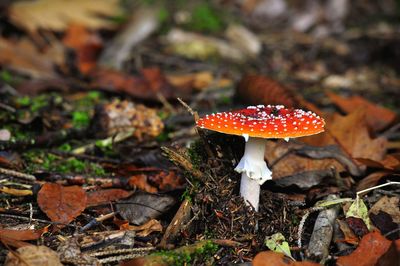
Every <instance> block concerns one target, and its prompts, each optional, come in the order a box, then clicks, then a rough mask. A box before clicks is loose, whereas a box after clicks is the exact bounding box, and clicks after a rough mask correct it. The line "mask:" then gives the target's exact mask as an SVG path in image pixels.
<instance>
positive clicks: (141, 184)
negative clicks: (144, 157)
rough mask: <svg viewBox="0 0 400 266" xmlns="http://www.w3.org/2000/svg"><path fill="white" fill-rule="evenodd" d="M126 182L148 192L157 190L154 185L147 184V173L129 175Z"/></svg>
mask: <svg viewBox="0 0 400 266" xmlns="http://www.w3.org/2000/svg"><path fill="white" fill-rule="evenodd" d="M128 183H129V186H130V187H137V188H138V189H140V190H143V191H146V192H149V193H156V192H157V191H158V189H157V188H156V187H155V186H153V185H151V184H149V182H148V180H147V175H145V174H139V175H134V176H131V177H130V178H129V181H128Z"/></svg>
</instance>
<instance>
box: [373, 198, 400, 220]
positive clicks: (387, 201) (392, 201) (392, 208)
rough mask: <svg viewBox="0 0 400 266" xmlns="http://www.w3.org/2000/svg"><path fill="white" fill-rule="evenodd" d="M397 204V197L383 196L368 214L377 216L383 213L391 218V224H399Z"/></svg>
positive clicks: (399, 211)
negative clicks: (380, 212)
mask: <svg viewBox="0 0 400 266" xmlns="http://www.w3.org/2000/svg"><path fill="white" fill-rule="evenodd" d="M399 202H400V200H399V198H398V197H391V198H389V197H388V196H383V197H382V198H380V199H379V200H378V201H377V202H376V203H375V204H374V205H373V206H372V207H371V209H370V210H369V213H370V214H371V213H373V214H378V213H379V211H384V212H386V213H387V214H389V215H390V216H391V217H392V219H393V222H395V223H397V224H400V208H399Z"/></svg>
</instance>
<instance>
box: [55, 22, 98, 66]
mask: <svg viewBox="0 0 400 266" xmlns="http://www.w3.org/2000/svg"><path fill="white" fill-rule="evenodd" d="M63 43H64V44H65V45H66V46H67V47H69V48H72V49H74V50H75V52H76V55H77V61H78V62H77V63H78V68H79V70H80V71H81V72H82V73H88V72H89V71H90V70H92V69H94V68H95V66H96V60H97V56H98V55H99V53H100V50H101V48H102V47H103V43H102V40H101V38H100V36H99V35H98V34H97V33H95V32H92V31H89V30H88V29H87V28H86V27H85V26H83V25H81V24H72V25H70V26H69V27H68V30H67V32H66V33H65V36H64V38H63Z"/></svg>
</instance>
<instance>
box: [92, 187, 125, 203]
mask: <svg viewBox="0 0 400 266" xmlns="http://www.w3.org/2000/svg"><path fill="white" fill-rule="evenodd" d="M132 194H133V192H131V191H126V190H123V189H117V188H114V189H103V190H96V191H91V192H88V193H87V203H86V206H87V207H91V206H97V205H101V204H107V203H109V202H111V201H116V200H119V199H123V198H127V197H129V196H131V195H132Z"/></svg>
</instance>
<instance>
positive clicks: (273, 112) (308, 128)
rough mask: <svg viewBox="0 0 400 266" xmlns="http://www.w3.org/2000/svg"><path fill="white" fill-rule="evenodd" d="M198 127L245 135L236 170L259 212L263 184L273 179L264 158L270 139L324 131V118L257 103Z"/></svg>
mask: <svg viewBox="0 0 400 266" xmlns="http://www.w3.org/2000/svg"><path fill="white" fill-rule="evenodd" d="M196 124H197V126H199V127H200V128H205V129H209V130H213V131H217V132H221V133H225V134H232V135H240V136H243V137H244V139H245V141H246V145H245V150H244V155H243V157H242V159H241V160H240V162H239V164H238V165H237V166H236V168H235V171H237V172H239V173H242V178H241V182H240V195H241V196H242V197H243V198H244V200H245V202H246V203H249V204H251V205H252V206H253V207H254V209H255V211H258V203H259V198H260V186H261V185H262V184H263V183H264V182H265V181H267V180H269V179H272V172H271V170H270V169H269V168H268V167H267V164H266V163H265V161H264V152H265V144H266V141H267V139H276V138H283V139H285V140H286V141H289V138H297V137H303V136H309V135H314V134H318V133H321V132H323V131H324V125H325V122H324V119H322V118H321V117H319V116H318V115H316V114H315V113H313V112H311V111H308V112H306V111H303V110H301V109H288V108H285V107H284V106H283V105H267V106H264V105H257V106H249V107H247V108H246V109H242V110H236V111H231V112H221V113H215V114H211V115H206V116H205V117H202V118H200V119H198V120H197V121H196Z"/></svg>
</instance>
